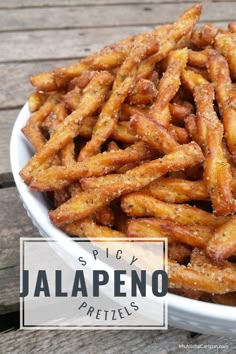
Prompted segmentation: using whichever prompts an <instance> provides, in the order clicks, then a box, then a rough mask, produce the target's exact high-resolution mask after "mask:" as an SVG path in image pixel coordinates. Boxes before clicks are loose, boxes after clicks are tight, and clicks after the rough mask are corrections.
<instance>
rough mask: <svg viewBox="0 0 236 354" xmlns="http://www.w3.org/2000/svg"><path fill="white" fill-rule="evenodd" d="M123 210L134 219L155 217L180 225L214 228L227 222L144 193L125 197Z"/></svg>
mask: <svg viewBox="0 0 236 354" xmlns="http://www.w3.org/2000/svg"><path fill="white" fill-rule="evenodd" d="M122 209H123V210H124V211H125V212H126V213H127V214H128V215H130V216H132V217H143V216H155V217H156V218H161V219H164V220H165V219H167V220H170V221H173V222H176V223H177V224H179V225H205V226H209V227H213V228H214V227H216V226H217V225H221V224H222V223H223V222H224V221H225V220H227V219H225V218H216V217H215V216H214V215H213V214H211V213H208V212H207V211H205V210H202V209H199V208H196V207H192V206H190V205H188V204H172V203H166V202H162V201H160V200H158V199H156V198H154V197H151V196H150V195H148V194H145V193H143V192H135V193H130V194H128V195H125V196H123V197H122Z"/></svg>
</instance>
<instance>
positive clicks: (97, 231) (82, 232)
mask: <svg viewBox="0 0 236 354" xmlns="http://www.w3.org/2000/svg"><path fill="white" fill-rule="evenodd" d="M62 229H63V231H65V232H66V233H68V234H69V235H73V236H78V237H88V238H94V237H98V238H99V237H107V238H115V237H125V236H126V235H125V234H124V233H122V232H120V231H116V230H113V229H111V228H110V227H107V226H101V225H97V224H96V223H95V222H94V221H93V220H92V219H91V218H89V217H87V218H85V219H83V220H81V221H78V222H74V223H71V224H66V225H63V227H62Z"/></svg>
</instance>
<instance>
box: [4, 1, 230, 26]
mask: <svg viewBox="0 0 236 354" xmlns="http://www.w3.org/2000/svg"><path fill="white" fill-rule="evenodd" d="M186 8H187V5H186V4H183V3H182V4H180V3H172V4H149V5H148V7H147V6H146V5H145V4H134V5H132V4H129V3H128V4H123V5H113V6H102V7H101V6H91V7H89V8H88V7H86V6H79V7H64V8H60V7H53V8H36V9H34V8H32V9H14V10H0V18H1V28H0V30H1V31H9V30H11V31H14V30H15V31H17V30H22V29H23V30H30V29H55V28H89V27H104V26H106V27H107V26H131V25H132V26H133V25H135V26H138V25H143V24H145V25H156V23H166V22H172V21H173V20H174V19H175V18H176V16H177V15H178V14H180V13H182V11H184V10H185V9H186ZM235 12H236V3H218V4H217V5H215V4H214V3H207V4H205V6H204V8H203V13H202V16H201V21H212V20H214V21H221V20H229V19H230V20H233V19H234V13H235Z"/></svg>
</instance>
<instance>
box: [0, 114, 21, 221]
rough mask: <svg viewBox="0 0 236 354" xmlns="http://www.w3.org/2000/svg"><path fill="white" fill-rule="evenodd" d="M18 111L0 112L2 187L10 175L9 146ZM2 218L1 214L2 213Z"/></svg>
mask: <svg viewBox="0 0 236 354" xmlns="http://www.w3.org/2000/svg"><path fill="white" fill-rule="evenodd" d="M17 114H18V110H17V109H13V110H9V111H8V110H6V111H5V110H4V111H0V127H1V128H0V161H1V163H0V185H2V184H4V182H6V176H5V174H8V173H10V171H11V168H10V156H9V145H10V137H11V131H12V128H13V124H14V122H15V119H16V117H17ZM0 217H1V212H0Z"/></svg>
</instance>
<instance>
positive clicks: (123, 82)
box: [78, 35, 158, 161]
mask: <svg viewBox="0 0 236 354" xmlns="http://www.w3.org/2000/svg"><path fill="white" fill-rule="evenodd" d="M157 48H158V42H157V40H156V39H155V38H154V37H153V36H150V35H149V36H146V38H145V43H139V42H138V43H136V42H135V43H134V46H133V48H132V50H131V52H130V54H129V56H128V57H127V58H126V60H125V61H124V62H123V64H122V66H121V67H120V69H119V71H118V73H117V75H116V79H115V81H114V84H113V89H112V93H111V95H110V97H109V99H108V101H107V102H106V103H105V105H104V106H103V109H102V111H101V113H100V115H99V117H98V120H97V122H96V124H95V127H94V129H93V134H92V137H91V140H90V141H89V142H88V143H87V144H86V145H85V147H84V148H83V149H82V150H81V151H80V154H79V158H78V160H79V161H82V160H84V159H85V158H87V157H89V156H93V155H96V154H97V153H98V152H99V151H100V148H101V145H102V144H103V143H104V142H105V141H106V139H107V138H109V136H110V135H111V133H112V131H113V129H114V126H115V125H116V123H117V121H118V118H119V116H118V113H119V110H120V107H121V104H122V103H123V102H124V100H125V98H126V97H127V95H128V94H129V93H130V91H131V89H132V85H133V84H134V83H135V80H136V76H137V68H138V65H139V64H140V62H141V61H142V60H143V59H145V58H146V57H148V56H149V55H151V54H152V53H153V52H155V51H156V50H157Z"/></svg>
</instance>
